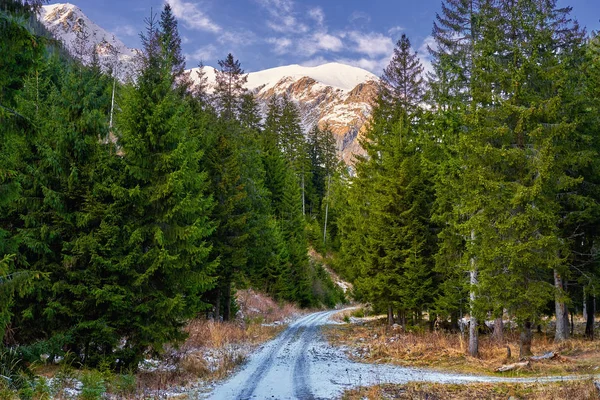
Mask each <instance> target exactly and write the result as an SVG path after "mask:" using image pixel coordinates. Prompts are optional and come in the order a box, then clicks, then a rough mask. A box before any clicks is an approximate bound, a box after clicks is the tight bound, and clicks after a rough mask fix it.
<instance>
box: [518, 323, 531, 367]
mask: <svg viewBox="0 0 600 400" xmlns="http://www.w3.org/2000/svg"><path fill="white" fill-rule="evenodd" d="M519 339H520V341H519V358H525V357H529V356H530V355H531V354H532V353H531V340H532V339H533V333H532V332H531V321H526V322H525V324H523V326H522V327H521V336H520V338H519Z"/></svg>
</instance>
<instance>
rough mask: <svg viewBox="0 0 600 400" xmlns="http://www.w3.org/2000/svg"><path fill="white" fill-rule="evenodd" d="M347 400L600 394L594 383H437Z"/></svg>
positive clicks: (583, 398)
mask: <svg viewBox="0 0 600 400" xmlns="http://www.w3.org/2000/svg"><path fill="white" fill-rule="evenodd" d="M343 399H344V400H363V399H368V400H383V399H411V400H417V399H419V400H421V399H422V400H425V399H427V400H442V399H444V400H446V399H455V400H475V399H477V400H479V399H490V400H506V399H522V400H533V399H543V400H564V399H572V400H575V399H577V400H592V399H598V390H597V389H596V387H595V386H594V383H593V382H592V381H591V380H586V381H573V382H561V383H545V384H539V383H528V384H504V383H502V384H483V383H481V384H469V385H443V384H436V383H422V382H416V383H409V384H405V385H381V386H372V387H368V388H360V389H356V390H350V391H348V392H346V393H345V394H344V396H343Z"/></svg>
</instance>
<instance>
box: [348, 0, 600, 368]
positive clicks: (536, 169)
mask: <svg viewBox="0 0 600 400" xmlns="http://www.w3.org/2000/svg"><path fill="white" fill-rule="evenodd" d="M570 11H571V10H570V8H559V7H558V6H557V2H556V1H495V0H481V1H461V0H446V1H444V2H443V7H442V11H441V13H440V14H438V16H437V19H436V21H435V23H434V27H433V38H434V39H435V42H434V44H433V45H432V46H431V47H430V54H431V58H432V64H433V68H432V69H433V70H432V71H431V72H430V73H429V74H427V76H425V74H424V73H423V67H422V66H421V64H420V60H419V59H418V58H417V57H416V54H415V53H414V51H413V50H412V49H411V46H410V42H409V40H408V38H407V37H404V36H403V37H402V39H401V40H400V41H399V42H398V44H397V46H396V49H395V52H394V57H393V59H392V61H391V63H390V64H389V66H388V67H387V68H386V69H385V71H384V74H383V76H382V78H381V84H382V91H381V93H380V96H379V100H378V104H377V105H376V109H375V111H374V115H373V120H372V124H371V127H370V130H369V132H368V133H367V135H366V139H365V141H364V143H363V145H364V147H365V149H366V151H367V153H368V154H367V156H366V157H364V158H361V159H360V160H359V162H358V163H357V165H356V169H357V175H356V177H355V178H353V179H351V180H350V181H349V184H348V185H347V187H346V189H345V190H346V193H347V194H346V196H345V197H347V199H348V200H347V202H345V203H344V204H343V206H341V209H340V210H339V211H338V212H339V213H340V214H341V217H340V222H339V224H338V227H339V231H340V232H341V234H340V237H341V249H340V260H339V265H340V267H339V269H340V270H342V271H344V272H345V274H346V276H348V277H350V278H351V279H353V280H355V281H356V290H357V294H358V295H359V296H360V298H362V299H363V300H365V301H369V302H371V303H372V304H373V305H374V306H375V308H377V309H379V310H381V311H384V310H385V311H387V312H388V315H389V321H390V323H393V322H394V321H397V322H398V323H400V324H402V325H403V326H406V325H408V324H418V323H419V321H421V319H422V318H423V315H424V314H428V316H429V322H430V326H431V327H433V325H434V324H438V325H442V326H444V325H446V324H447V323H448V321H449V322H450V324H449V326H450V328H451V329H456V330H458V328H459V323H461V324H464V322H463V321H464V318H465V317H467V318H469V324H468V325H469V328H468V329H469V353H470V354H471V355H472V356H477V355H478V340H477V339H478V331H479V327H481V326H483V323H484V321H485V320H488V321H489V320H492V321H493V320H495V321H496V323H495V324H494V330H495V332H494V334H495V335H496V336H497V337H498V338H499V340H500V342H502V332H503V324H502V322H503V318H504V319H506V318H509V320H510V321H512V322H513V323H516V325H517V326H518V329H519V330H520V332H521V336H520V353H521V357H524V356H526V355H528V354H530V352H531V349H530V346H531V338H532V329H535V327H536V326H538V325H539V324H540V323H541V321H542V319H545V317H555V319H556V332H555V340H556V341H562V340H565V339H566V338H567V337H568V336H569V334H570V333H572V329H573V328H572V318H573V314H574V313H582V311H583V310H585V312H586V318H587V328H586V335H587V336H588V337H590V338H593V337H594V314H595V307H596V306H595V304H596V300H595V299H596V295H597V293H598V287H599V285H598V278H599V277H600V275H599V274H600V270H599V269H598V265H599V264H598V261H599V259H598V233H599V232H598V227H599V226H600V225H599V223H600V220H599V217H600V208H599V203H598V201H599V200H600V191H599V189H600V187H599V186H598V184H599V183H600V180H599V179H600V175H599V172H600V169H599V167H600V158H599V157H598V150H599V149H600V147H599V146H600V141H599V138H600V135H599V131H598V129H599V128H600V126H599V122H600V120H599V116H600V108H599V100H600V97H599V94H600V92H599V89H600V86H599V83H600V81H599V77H600V75H599V72H600V57H599V56H600V53H599V49H600V47H599V45H600V42H599V39H598V36H597V35H596V33H591V34H589V35H588V34H586V33H585V32H584V31H583V30H582V29H581V28H580V27H579V26H578V25H577V23H576V22H575V21H573V20H571V19H570V18H571V17H570V14H569V13H570ZM569 314H570V315H571V323H570V322H569ZM436 319H437V322H436ZM463 326H464V325H463Z"/></svg>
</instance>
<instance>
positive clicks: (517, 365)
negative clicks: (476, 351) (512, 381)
mask: <svg viewBox="0 0 600 400" xmlns="http://www.w3.org/2000/svg"><path fill="white" fill-rule="evenodd" d="M525 367H529V361H524V362H518V363H514V364H508V365H503V366H501V367H498V368H496V369H495V370H494V371H496V372H506V371H512V370H513V369H517V368H525Z"/></svg>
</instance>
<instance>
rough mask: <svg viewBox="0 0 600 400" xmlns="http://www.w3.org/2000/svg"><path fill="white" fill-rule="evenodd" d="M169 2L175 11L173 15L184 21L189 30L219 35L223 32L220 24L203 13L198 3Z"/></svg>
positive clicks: (172, 0)
mask: <svg viewBox="0 0 600 400" xmlns="http://www.w3.org/2000/svg"><path fill="white" fill-rule="evenodd" d="M167 1H168V2H169V4H170V5H171V8H172V9H173V14H175V16H176V17H177V18H178V19H179V20H181V21H183V23H184V24H185V26H186V27H187V28H189V29H195V30H199V31H206V32H213V33H219V32H221V31H222V30H223V28H221V26H220V25H219V24H217V23H215V22H214V21H213V20H212V19H210V18H209V17H208V16H207V15H206V14H205V13H204V12H202V11H201V10H200V8H198V5H197V4H196V3H191V2H190V3H188V2H185V1H183V0H167Z"/></svg>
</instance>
